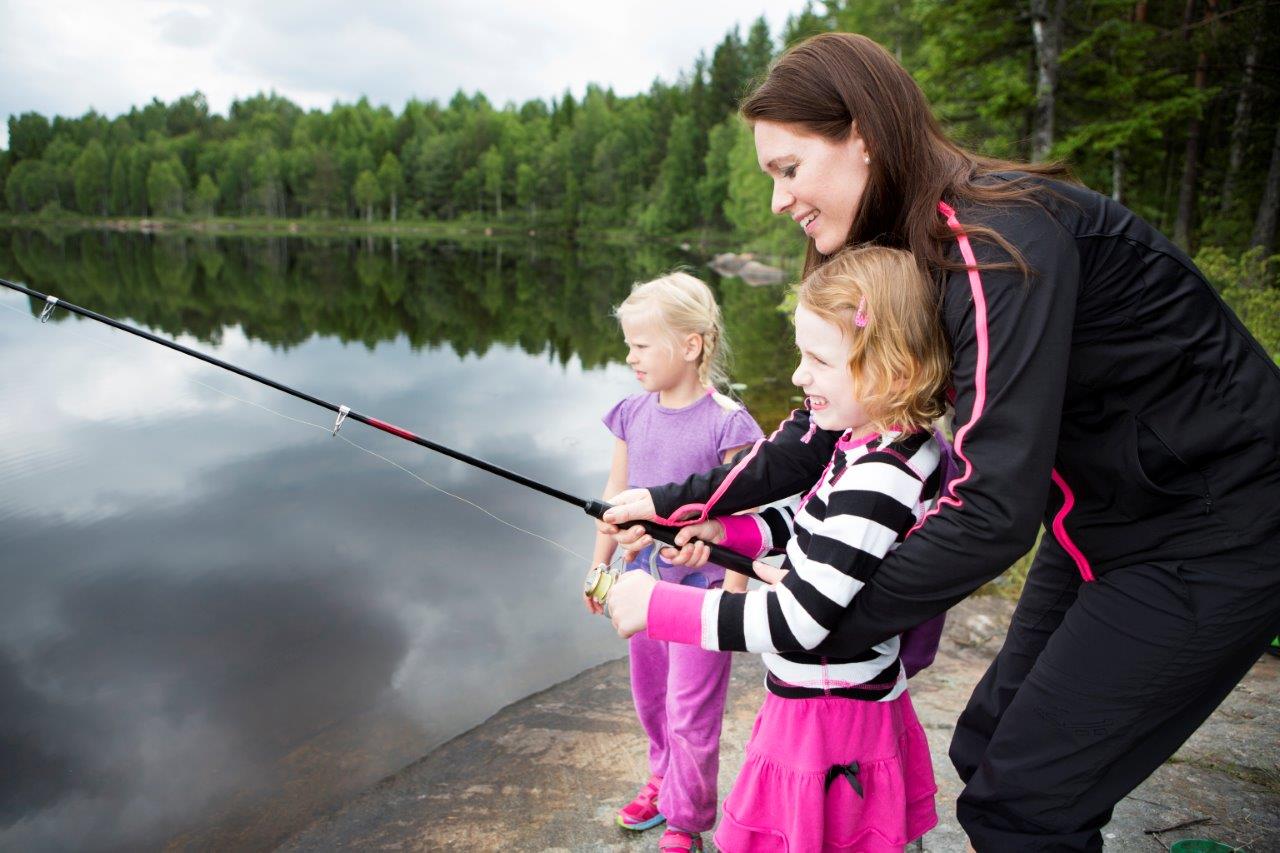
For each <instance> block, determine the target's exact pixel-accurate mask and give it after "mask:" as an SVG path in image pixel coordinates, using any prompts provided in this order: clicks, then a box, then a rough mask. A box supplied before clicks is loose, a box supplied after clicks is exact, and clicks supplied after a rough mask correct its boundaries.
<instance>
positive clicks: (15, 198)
mask: <svg viewBox="0 0 1280 853" xmlns="http://www.w3.org/2000/svg"><path fill="white" fill-rule="evenodd" d="M4 192H5V200H6V201H7V202H8V204H9V209H10V210H15V211H17V212H18V213H35V212H37V211H40V210H43V209H44V208H45V207H47V206H48V205H50V204H54V203H56V202H57V200H58V176H57V174H56V172H55V171H54V169H53V168H52V167H51V166H50V165H49V164H48V163H45V162H43V161H41V160H22V161H20V162H19V163H18V164H17V165H16V166H14V167H13V171H11V172H10V173H9V179H8V180H7V181H5V186H4Z"/></svg>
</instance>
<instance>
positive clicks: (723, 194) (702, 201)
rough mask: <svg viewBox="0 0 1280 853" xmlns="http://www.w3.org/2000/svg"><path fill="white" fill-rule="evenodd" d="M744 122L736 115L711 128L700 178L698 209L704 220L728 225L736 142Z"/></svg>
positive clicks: (718, 225)
mask: <svg viewBox="0 0 1280 853" xmlns="http://www.w3.org/2000/svg"><path fill="white" fill-rule="evenodd" d="M741 124H742V121H741V119H739V118H738V117H737V116H736V115H730V116H729V117H728V118H726V119H725V120H724V121H722V122H720V123H719V124H717V125H716V126H715V127H713V128H711V138H710V140H709V141H708V143H707V156H706V158H705V161H704V170H703V176H702V178H701V179H700V180H699V181H698V209H699V212H700V215H701V217H702V221H703V222H705V223H707V224H709V225H714V226H716V227H722V226H723V225H724V224H725V218H724V208H725V202H727V201H728V199H729V172H730V166H731V161H732V155H733V145H734V142H736V141H737V138H738V133H737V128H738V126H739V125H741Z"/></svg>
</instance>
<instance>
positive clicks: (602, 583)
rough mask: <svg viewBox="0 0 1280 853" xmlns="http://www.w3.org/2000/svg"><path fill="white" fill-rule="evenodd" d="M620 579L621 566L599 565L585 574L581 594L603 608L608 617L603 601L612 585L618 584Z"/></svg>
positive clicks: (606, 606)
mask: <svg viewBox="0 0 1280 853" xmlns="http://www.w3.org/2000/svg"><path fill="white" fill-rule="evenodd" d="M620 577H622V567H621V566H617V565H613V564H611V563H601V564H599V565H598V566H595V567H594V568H592V569H591V571H589V572H587V577H586V580H584V581H583V582H582V592H583V594H584V595H586V596H587V597H589V598H590V599H591V600H592V601H594V602H596V603H597V604H600V605H601V606H603V607H604V608H605V611H604V614H605V615H606V616H608V615H609V609H608V605H607V604H605V599H606V598H607V597H608V595H609V590H611V589H613V585H614V584H615V583H617V582H618V578H620Z"/></svg>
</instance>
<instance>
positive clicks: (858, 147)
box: [846, 119, 871, 166]
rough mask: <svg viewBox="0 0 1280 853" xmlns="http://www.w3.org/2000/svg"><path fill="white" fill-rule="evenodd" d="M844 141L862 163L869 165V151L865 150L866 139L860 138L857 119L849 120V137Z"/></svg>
mask: <svg viewBox="0 0 1280 853" xmlns="http://www.w3.org/2000/svg"><path fill="white" fill-rule="evenodd" d="M846 141H847V142H848V143H849V147H850V148H852V149H853V150H854V151H855V153H857V155H858V157H860V158H861V160H862V162H863V163H865V164H866V165H868V166H869V165H871V152H870V151H868V150H867V141H866V140H865V139H863V138H862V133H861V132H860V131H859V130H858V120H857V119H854V120H853V121H851V122H849V138H848V139H847V140H846Z"/></svg>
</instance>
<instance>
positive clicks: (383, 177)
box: [378, 151, 404, 222]
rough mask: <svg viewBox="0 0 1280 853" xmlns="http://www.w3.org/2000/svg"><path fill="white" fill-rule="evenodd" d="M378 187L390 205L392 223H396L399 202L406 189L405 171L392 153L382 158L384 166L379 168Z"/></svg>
mask: <svg viewBox="0 0 1280 853" xmlns="http://www.w3.org/2000/svg"><path fill="white" fill-rule="evenodd" d="M378 186H379V187H380V188H381V189H382V195H383V198H385V199H387V200H388V203H389V205H390V211H391V221H392V222H395V221H396V212H397V210H396V209H397V201H398V199H399V198H400V194H401V193H402V192H403V187H404V169H402V168H401V167H400V161H399V160H398V159H397V158H396V155H394V154H392V153H391V152H390V151H388V152H387V153H386V154H384V155H383V156H382V165H380V166H379V167H378Z"/></svg>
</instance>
